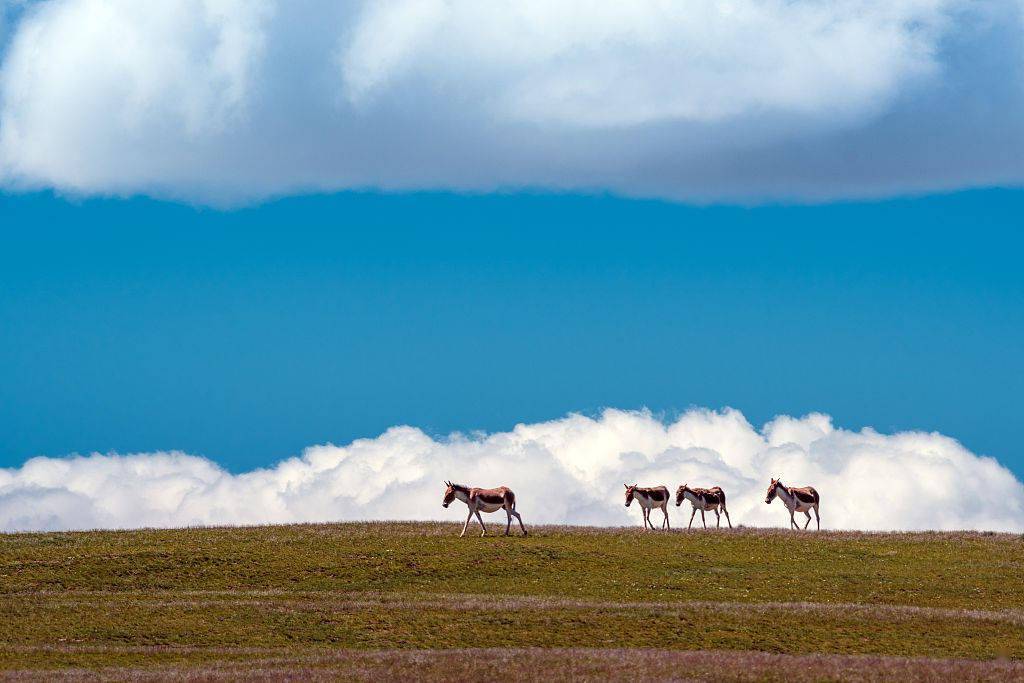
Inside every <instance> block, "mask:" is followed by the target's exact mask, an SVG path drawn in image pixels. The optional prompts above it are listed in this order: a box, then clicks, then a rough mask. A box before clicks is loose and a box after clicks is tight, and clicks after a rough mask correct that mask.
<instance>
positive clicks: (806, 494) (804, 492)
mask: <svg viewBox="0 0 1024 683" xmlns="http://www.w3.org/2000/svg"><path fill="white" fill-rule="evenodd" d="M775 496H778V497H779V500H781V501H782V502H783V504H785V506H786V508H787V509H788V510H789V523H790V524H791V525H792V526H793V528H795V529H799V528H800V525H799V524H797V523H796V520H795V519H793V513H795V512H802V513H804V514H805V515H807V522H806V523H805V524H804V528H805V529H806V528H807V526H808V525H809V524H810V523H811V513H810V512H808V510H811V509H813V510H814V519H815V521H816V522H817V523H818V530H819V531H820V530H821V517H820V516H818V503H819V502H820V501H819V498H818V492H817V491H815V490H814V489H813V488H812V487H810V486H799V487H798V486H784V485H783V484H782V482H781V481H779V480H778V479H772V483H771V484H769V485H768V495H767V496H765V499H764V502H766V503H768V504H769V505H770V504H771V502H772V500H773V499H774V498H775Z"/></svg>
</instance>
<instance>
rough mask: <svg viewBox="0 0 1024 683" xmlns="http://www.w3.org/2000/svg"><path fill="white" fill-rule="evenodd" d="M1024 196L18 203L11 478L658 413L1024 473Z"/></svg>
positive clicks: (13, 228)
mask: <svg viewBox="0 0 1024 683" xmlns="http://www.w3.org/2000/svg"><path fill="white" fill-rule="evenodd" d="M1022 211H1024V192H1022V191H1019V190H987V191H974V192H964V193H958V194H952V195H935V196H928V197H921V198H914V199H900V200H891V201H884V202H863V203H839V204H830V205H824V206H764V207H758V208H736V207H707V208H695V207H691V206H685V205H678V204H672V203H664V202H653V201H634V200H624V199H617V198H612V197H601V196H591V197H587V196H577V195H564V196H561V195H543V194H509V195H491V196H455V195H449V194H403V195H382V194H374V193H367V194H354V193H342V194H337V195H330V196H310V197H298V198H291V199H283V200H279V201H273V202H269V203H266V204H263V205H260V206H256V207H250V208H247V209H242V210H236V211H228V212H221V211H216V210H210V209H201V208H193V207H188V206H183V205H178V204H171V203H161V202H157V201H153V200H148V199H133V200H103V199H91V200H82V201H67V200H65V199H61V198H59V197H54V196H53V195H51V194H48V193H41V194H28V195H10V194H7V195H4V196H3V197H2V198H0V213H2V215H3V218H4V221H3V242H4V248H3V249H2V250H0V271H2V272H3V278H2V286H3V288H2V296H0V319H2V320H3V328H4V334H3V335H2V336H0V375H2V376H3V377H4V378H5V380H4V382H2V383H0V403H2V404H3V405H4V406H5V409H4V410H3V411H2V412H0V433H3V434H4V439H3V441H2V445H0V465H6V466H12V465H17V464H19V463H20V462H21V461H23V460H24V459H26V458H28V457H30V456H34V455H39V454H48V455H62V454H66V453H71V452H81V453H86V452H91V451H99V452H106V451H120V452H132V451H154V450H169V449H180V450H184V451H187V452H192V453H198V454H203V455H206V456H208V457H210V458H213V459H214V460H216V461H217V462H220V463H223V464H224V465H225V466H227V467H229V468H230V469H232V470H234V471H239V470H246V469H251V468H252V467H254V466H259V465H267V464H270V463H271V462H273V461H275V460H278V459H280V458H282V457H285V456H288V455H293V454H297V453H298V452H300V451H301V449H302V448H303V447H305V446H308V445H310V444H314V443H324V442H328V441H331V442H335V443H347V442H349V441H350V440H352V439H355V438H359V437H373V436H376V435H377V434H378V433H380V432H382V431H384V430H385V429H387V428H388V427H390V426H392V425H395V424H411V425H415V426H419V427H422V428H423V429H425V430H426V431H428V432H429V433H438V434H444V433H447V432H449V431H452V430H462V431H469V430H476V429H480V430H487V431H498V430H505V429H508V428H510V427H511V426H513V425H514V424H516V423H517V422H531V421H538V420H545V419H551V418H556V417H560V416H562V415H563V414H564V413H566V412H569V411H583V412H587V413H594V412H595V411H597V410H598V409H600V408H602V407H605V406H611V407H619V408H639V407H648V408H650V409H651V410H653V411H656V412H659V413H660V412H664V413H666V415H667V416H669V417H671V416H672V415H674V414H675V413H676V412H678V411H681V410H684V409H686V408H687V407H689V406H692V405H697V406H709V407H713V408H718V407H723V406H733V407H735V408H738V409H740V410H742V411H743V412H744V413H745V414H746V415H747V417H748V419H750V420H751V421H752V422H753V423H755V425H757V424H760V423H762V422H764V421H767V420H768V419H770V418H771V417H773V416H774V415H776V414H792V415H801V414H804V413H807V412H811V411H823V412H826V413H829V414H831V415H833V416H834V418H835V420H836V421H837V423H838V424H839V425H842V426H845V427H849V428H855V429H859V428H860V427H862V426H873V427H874V428H876V429H878V430H881V431H886V432H891V431H898V430H904V429H916V430H929V431H930V430H937V431H941V432H943V433H945V434H948V435H951V436H954V437H956V438H958V439H960V440H962V441H963V442H964V444H965V445H966V446H967V447H968V448H970V449H972V450H974V451H975V452H979V453H985V454H990V455H993V456H997V457H998V458H999V459H1000V460H1001V461H1002V462H1003V463H1004V464H1006V465H1008V466H1009V467H1011V468H1012V469H1014V470H1015V471H1016V472H1017V473H1018V474H1024V458H1022V456H1021V451H1020V444H1021V443H1022V442H1024V426H1022V424H1024V423H1022V422H1021V420H1019V419H1018V416H1019V415H1020V414H1021V412H1022V411H1024V400H1022V398H1021V397H1022V391H1021V389H1022V388H1024V354H1022V351H1024V308H1022V306H1021V301H1022V300H1024V299H1022V296H1024V275H1022V272H1021V269H1020V267H1019V265H1020V264H1019V256H1020V253H1021V251H1022V246H1024V245H1022V241H1024V238H1022V236H1021V230H1020V225H1019V217H1020V216H1021V214H1022Z"/></svg>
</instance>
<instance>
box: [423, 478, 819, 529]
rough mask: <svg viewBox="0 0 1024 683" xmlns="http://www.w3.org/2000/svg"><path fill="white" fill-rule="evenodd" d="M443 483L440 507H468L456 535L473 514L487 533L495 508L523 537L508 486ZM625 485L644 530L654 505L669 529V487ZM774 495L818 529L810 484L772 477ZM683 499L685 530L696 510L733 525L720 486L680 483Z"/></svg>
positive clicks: (769, 496) (678, 499)
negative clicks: (685, 503)
mask: <svg viewBox="0 0 1024 683" xmlns="http://www.w3.org/2000/svg"><path fill="white" fill-rule="evenodd" d="M445 486H446V487H447V488H446V489H445V491H444V498H443V499H442V500H441V506H442V507H445V508H447V507H448V506H449V505H451V504H452V502H453V501H455V500H461V501H462V502H463V503H465V504H466V507H468V508H469V514H468V515H467V516H466V523H465V524H463V525H462V533H461V534H459V538H462V537H463V536H465V535H466V530H467V529H468V528H469V523H470V522H471V521H472V520H473V516H474V515H476V519H477V521H478V522H480V535H481V536H484V535H486V534H487V527H486V526H484V520H483V517H481V516H480V513H481V512H497V511H498V510H504V511H505V514H506V515H507V516H508V523H507V524H506V525H505V535H506V536H508V534H509V531H510V530H511V529H512V518H513V517H515V518H516V521H517V522H519V528H520V529H522V530H523V535H524V536H526V527H525V526H523V518H522V517H521V516H520V514H519V513H518V512H517V511H516V494H514V493H512V489H510V488H508V487H507V486H499V487H498V488H496V489H481V488H476V487H470V486H463V485H462V484H453V483H452V482H450V481H446V482H445ZM624 486H625V487H626V507H629V506H630V504H632V502H633V501H634V500H635V501H636V502H637V504H638V505H639V506H640V510H641V511H642V512H643V516H644V529H648V528H650V529H655V526H654V523H653V522H652V521H651V511H653V510H654V509H656V508H657V509H660V510H661V512H662V514H663V515H665V519H664V521H663V522H662V523H661V528H662V529H671V528H672V527H671V525H670V524H669V522H668V504H669V501H670V500H671V498H670V497H669V490H668V487H666V486H650V487H644V486H638V485H636V484H633V485H632V486H630V485H629V484H625V485H624ZM776 498H778V499H779V500H781V501H782V503H783V505H785V506H786V509H787V510H789V524H790V526H791V527H792V528H794V529H800V528H801V527H800V525H799V524H797V521H796V517H795V515H796V513H798V512H802V513H804V514H805V515H807V521H806V522H804V526H803V528H804V529H806V528H807V527H808V526H809V525H810V523H811V510H814V520H815V522H816V524H817V528H818V529H821V517H820V516H819V515H818V503H819V502H820V499H819V497H818V492H817V491H815V490H814V488H813V487H811V486H786V485H784V484H783V483H782V482H781V481H780V480H778V479H772V483H771V484H769V485H768V492H767V493H766V494H765V497H764V502H765V503H768V504H771V502H772V501H773V500H775V499H776ZM683 501H688V502H689V503H690V505H691V506H692V507H693V512H691V513H690V523H689V524H688V525H687V527H686V528H687V529H689V528H691V527H692V526H693V518H694V516H695V515H696V514H697V513H698V512H700V521H701V523H702V524H703V525H704V528H705V529H706V528H707V527H708V524H707V521H706V520H705V518H704V513H705V512H714V513H715V521H716V526H719V527H720V526H722V515H725V521H726V522H727V523H728V524H729V528H730V529H731V528H732V519H730V518H729V511H728V510H726V508H725V491H723V490H722V488H721V487H720V486H713V487H711V488H709V489H702V488H692V487H690V486H687V485H686V484H683V485H682V486H680V487H679V488H678V489H676V506H677V507H678V506H680V505H682V504H683Z"/></svg>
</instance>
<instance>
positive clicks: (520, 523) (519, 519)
mask: <svg viewBox="0 0 1024 683" xmlns="http://www.w3.org/2000/svg"><path fill="white" fill-rule="evenodd" d="M509 512H511V513H512V516H513V517H515V518H516V519H517V520H518V521H519V528H520V529H522V530H523V536H526V527H525V526H523V518H522V517H520V516H519V513H518V512H516V511H515V510H510V511H509Z"/></svg>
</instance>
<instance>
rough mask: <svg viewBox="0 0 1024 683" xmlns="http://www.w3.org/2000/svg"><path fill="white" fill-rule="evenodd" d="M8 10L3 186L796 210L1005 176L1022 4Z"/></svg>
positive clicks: (171, 5) (219, 2)
mask: <svg viewBox="0 0 1024 683" xmlns="http://www.w3.org/2000/svg"><path fill="white" fill-rule="evenodd" d="M22 5H24V3H23V2H21V1H20V0H19V1H18V2H16V3H14V4H11V0H8V6H9V7H14V6H17V7H18V10H17V12H11V11H8V12H5V13H3V14H0V17H2V16H3V15H7V16H8V18H7V20H6V22H5V20H4V19H3V18H0V32H3V31H4V28H3V25H4V23H6V24H9V26H8V27H7V32H8V33H9V34H10V36H9V38H8V39H7V40H6V41H0V46H3V45H5V44H6V48H0V49H4V54H3V57H2V59H3V62H2V71H0V178H2V181H3V182H4V183H5V184H6V185H7V186H9V187H23V188H32V187H56V188H59V189H62V190H66V191H71V192H78V193H121V194H125V193H136V192H143V193H151V194H156V195H160V196H174V197H185V198H189V199H192V200H197V201H211V202H238V201H246V200H250V199H256V198H260V197H264V196H268V195H275V194H283V193H289V192H295V191H306V190H337V189H346V188H367V187H374V188H383V189H420V188H445V189H457V190H484V191H486V190H492V189H495V188H508V187H545V188H553V189H602V190H611V191H615V192H621V193H626V194H632V195H644V196H661V197H668V198H677V199H695V200H718V199H752V200H757V199H761V198H778V197H782V198H800V199H812V200H814V199H826V198H831V197H843V196H867V195H885V194H894V193H900V192H905V191H921V190H934V189H946V188H955V187H964V186H971V185H985V184H1019V183H1021V182H1022V181H1024V165H1022V164H1021V163H1020V159H1021V158H1022V157H1024V126H1022V125H1021V114H1022V112H1024V47H1022V45H1024V3H1021V2H1020V1H1019V0H835V1H833V2H817V1H814V0H796V1H793V0H729V1H728V2H727V1H725V0H693V1H691V2H665V1H663V0H635V1H634V2H628V3H622V2H596V3H595V2H585V1H584V0H564V1H561V2H549V1H547V0H493V1H492V2H477V1H475V0H395V1H393V2H377V1H375V0H354V1H352V2H345V3H337V2H328V1H327V0H294V1H290V2H287V3H286V2H283V1H282V0H176V1H175V2H160V3H139V2H136V1H135V0H46V1H37V2H30V3H28V4H27V5H25V6H22ZM0 37H2V35H0Z"/></svg>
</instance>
